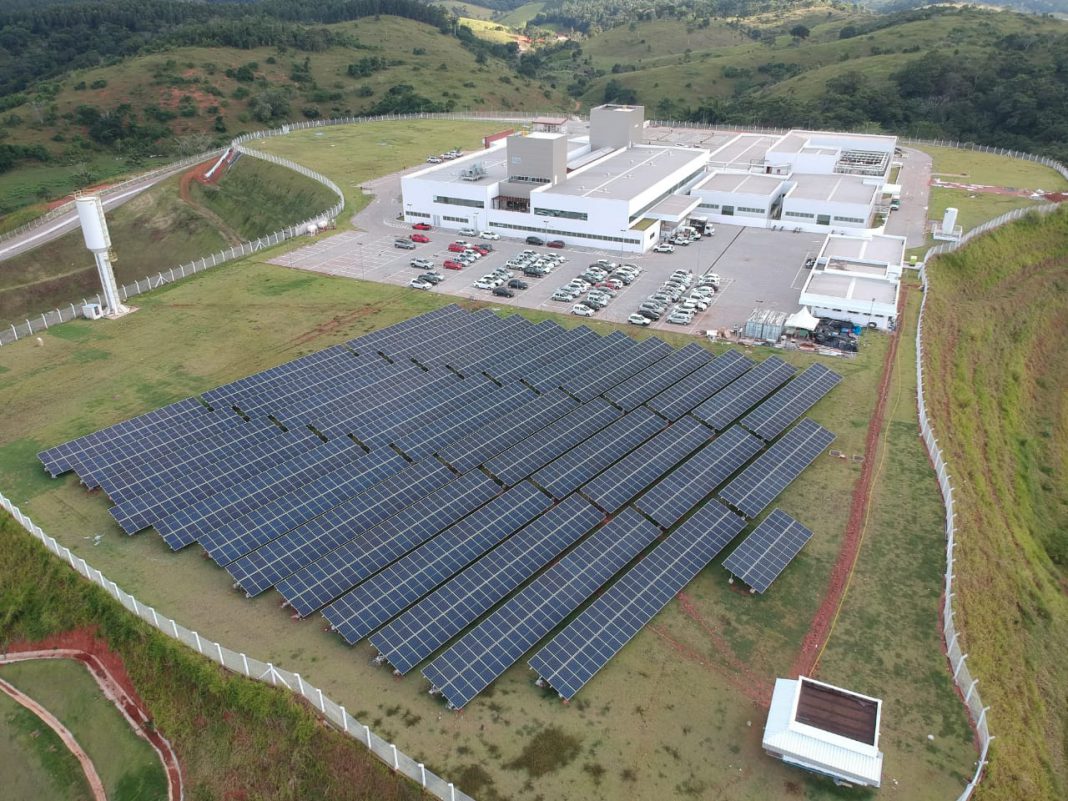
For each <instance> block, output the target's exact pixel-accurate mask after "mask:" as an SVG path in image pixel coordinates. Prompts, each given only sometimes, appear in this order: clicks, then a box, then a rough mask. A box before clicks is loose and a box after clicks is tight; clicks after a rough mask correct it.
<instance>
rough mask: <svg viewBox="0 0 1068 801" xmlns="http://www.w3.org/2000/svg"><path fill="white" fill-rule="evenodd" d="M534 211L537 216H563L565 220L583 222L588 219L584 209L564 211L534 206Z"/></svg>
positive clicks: (588, 216)
mask: <svg viewBox="0 0 1068 801" xmlns="http://www.w3.org/2000/svg"><path fill="white" fill-rule="evenodd" d="M534 213H535V214H537V215H538V216H539V217H563V218H564V219H565V220H582V221H583V222H585V221H586V220H588V219H590V215H588V214H587V213H586V212H584V211H564V210H563V209H539V208H538V207H537V206H535V207H534Z"/></svg>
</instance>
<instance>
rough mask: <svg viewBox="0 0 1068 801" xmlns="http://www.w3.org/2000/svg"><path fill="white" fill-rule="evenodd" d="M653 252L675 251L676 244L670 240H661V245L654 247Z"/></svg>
mask: <svg viewBox="0 0 1068 801" xmlns="http://www.w3.org/2000/svg"><path fill="white" fill-rule="evenodd" d="M653 252H654V253H674V252H675V246H674V245H672V244H671V243H670V242H661V243H660V244H659V245H657V246H656V247H655V248H653Z"/></svg>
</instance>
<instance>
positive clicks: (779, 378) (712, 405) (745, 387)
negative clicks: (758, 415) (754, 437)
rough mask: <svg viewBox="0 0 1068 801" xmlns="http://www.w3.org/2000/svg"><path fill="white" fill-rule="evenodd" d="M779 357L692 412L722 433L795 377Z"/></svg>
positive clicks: (770, 359) (769, 359)
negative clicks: (785, 382) (777, 388)
mask: <svg viewBox="0 0 1068 801" xmlns="http://www.w3.org/2000/svg"><path fill="white" fill-rule="evenodd" d="M794 372H795V370H794V368H793V367H791V366H790V365H788V364H787V363H786V362H784V361H783V360H782V359H780V358H779V357H778V356H772V357H771V358H768V359H765V360H764V361H763V362H761V363H760V364H758V365H757V366H756V367H754V368H753V369H752V370H750V371H749V372H747V373H746V374H745V375H743V376H742V377H741V378H739V379H737V380H736V381H734V382H733V383H731V384H729V385H728V386H726V387H725V388H723V389H721V390H720V391H719V392H717V393H716V394H715V395H713V396H712V397H711V398H709V399H708V400H706V401H705V402H704V403H702V404H701V405H700V406H698V407H697V408H696V409H694V410H693V416H694V417H696V418H697V419H698V420H701V421H702V422H704V423H706V424H708V425H710V426H712V427H713V428H714V429H716V431H722V430H723V429H725V428H726V427H727V426H729V425H730V424H731V423H733V422H734V421H735V420H737V419H738V418H739V417H741V416H742V415H743V414H744V413H745V412H746V410H747V409H749V408H751V407H752V406H753V405H755V404H757V403H759V402H760V401H761V400H762V399H763V398H765V397H766V396H767V395H768V394H770V393H771V392H772V391H774V390H775V388H776V387H778V386H779V385H781V384H782V383H783V382H784V381H786V380H787V379H788V378H789V377H790V376H792V375H793V374H794Z"/></svg>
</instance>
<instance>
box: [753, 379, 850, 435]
mask: <svg viewBox="0 0 1068 801" xmlns="http://www.w3.org/2000/svg"><path fill="white" fill-rule="evenodd" d="M841 380H842V376H840V375H838V373H836V372H834V371H832V370H828V369H827V368H826V367H824V366H823V365H822V364H814V365H812V366H811V367H809V368H808V369H807V370H805V371H804V372H803V373H801V375H799V376H797V378H794V379H792V380H791V381H790V382H789V383H788V384H787V385H786V386H784V387H783V388H782V389H780V390H779V391H778V392H776V393H775V394H774V395H772V396H771V397H770V398H768V399H767V400H766V401H764V402H763V403H761V404H760V405H759V406H757V407H756V408H755V409H753V411H751V412H750V413H749V414H747V415H746V416H745V417H743V418H742V425H743V426H745V427H746V428H748V429H749V430H750V431H752V432H753V433H754V434H756V435H757V436H758V437H760V438H761V439H763V440H765V441H766V442H771V440H773V439H775V437H777V436H779V434H781V433H782V432H783V431H785V430H786V429H787V428H788V427H789V426H790V424H791V423H793V422H794V420H796V419H797V418H798V417H800V416H801V415H803V414H804V413H805V412H807V411H808V410H809V409H811V408H812V407H813V406H814V405H815V403H816V401H818V400H819V399H820V398H822V397H823V396H824V395H826V394H827V393H828V392H830V391H831V390H832V389H834V388H835V386H837V385H838V383H839V382H840V381H841Z"/></svg>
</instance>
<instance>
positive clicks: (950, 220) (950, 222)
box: [942, 206, 957, 234]
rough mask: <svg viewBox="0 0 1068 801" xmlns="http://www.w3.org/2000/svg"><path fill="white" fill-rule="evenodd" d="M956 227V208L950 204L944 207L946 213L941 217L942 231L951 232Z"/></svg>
mask: <svg viewBox="0 0 1068 801" xmlns="http://www.w3.org/2000/svg"><path fill="white" fill-rule="evenodd" d="M956 227H957V210H956V209H955V208H953V207H952V206H950V207H949V208H948V209H946V214H945V216H944V217H943V218H942V232H943V233H946V234H952V233H953V231H954V229H955V228H956Z"/></svg>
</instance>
